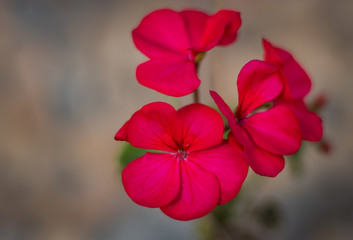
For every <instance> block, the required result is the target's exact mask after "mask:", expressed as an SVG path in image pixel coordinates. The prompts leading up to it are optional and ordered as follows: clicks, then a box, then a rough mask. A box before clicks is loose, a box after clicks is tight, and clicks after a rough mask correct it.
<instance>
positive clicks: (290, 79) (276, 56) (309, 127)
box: [262, 39, 323, 141]
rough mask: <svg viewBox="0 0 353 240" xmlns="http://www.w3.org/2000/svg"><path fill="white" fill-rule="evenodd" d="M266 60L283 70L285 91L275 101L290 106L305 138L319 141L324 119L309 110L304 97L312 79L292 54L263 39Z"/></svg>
mask: <svg viewBox="0 0 353 240" xmlns="http://www.w3.org/2000/svg"><path fill="white" fill-rule="evenodd" d="M262 43H263V48H264V51H265V61H266V62H268V63H272V64H276V65H277V66H278V67H279V68H280V69H281V71H282V80H283V86H284V89H283V93H282V94H281V95H280V96H279V97H278V98H277V99H275V101H274V104H275V105H279V104H284V105H286V106H288V107H289V108H290V109H291V110H292V111H293V113H294V114H295V116H296V117H297V119H298V122H299V125H300V130H301V134H302V137H303V139H304V140H308V141H319V140H320V139H321V138H322V132H323V130H322V121H321V118H320V117H319V116H318V115H317V114H315V113H314V112H311V111H309V109H308V107H307V106H306V104H305V102H304V97H305V96H306V95H307V94H308V93H309V91H310V88H311V80H310V78H309V76H308V74H307V73H306V72H305V71H304V69H303V68H302V67H301V66H300V65H299V63H298V62H297V61H296V60H295V59H294V58H293V56H292V54H291V53H289V52H287V51H285V50H283V49H281V48H279V47H275V46H273V45H272V44H271V43H270V42H269V41H267V40H265V39H263V41H262Z"/></svg>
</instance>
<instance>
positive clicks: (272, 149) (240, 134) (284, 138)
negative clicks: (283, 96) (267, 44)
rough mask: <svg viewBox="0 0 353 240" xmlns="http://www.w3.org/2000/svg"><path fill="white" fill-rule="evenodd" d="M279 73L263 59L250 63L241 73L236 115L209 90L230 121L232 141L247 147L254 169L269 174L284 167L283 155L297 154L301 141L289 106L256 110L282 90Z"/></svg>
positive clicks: (265, 174)
mask: <svg viewBox="0 0 353 240" xmlns="http://www.w3.org/2000/svg"><path fill="white" fill-rule="evenodd" d="M279 73H280V72H279V71H278V68H277V67H276V66H275V65H272V64H268V63H265V62H263V61H258V60H253V61H250V62H249V63H247V64H246V65H245V66H244V67H243V68H242V70H241V71H240V73H239V76H238V81H237V86H238V93H239V94H238V95H239V101H238V103H239V105H238V108H237V110H236V113H235V115H234V114H233V112H232V110H231V109H230V108H229V107H228V105H227V104H226V103H225V102H224V101H223V99H222V98H221V97H220V96H219V95H218V94H217V93H216V92H213V91H211V92H210V93H211V96H212V98H213V99H214V101H215V102H216V104H217V106H218V108H219V110H220V111H221V112H222V113H223V115H224V116H225V117H226V118H227V120H228V123H229V126H230V128H231V132H230V134H229V135H228V138H229V140H230V143H233V145H234V146H236V147H238V145H239V144H240V145H241V146H242V147H243V148H244V155H245V157H246V160H247V162H248V164H249V165H250V167H251V168H252V169H253V170H254V172H256V173H258V174H260V175H264V176H269V177H274V176H276V175H277V174H278V173H279V172H281V171H282V169H283V168H284V159H283V156H282V155H290V154H294V153H295V152H296V151H298V149H299V147H300V143H301V135H300V129H299V125H298V122H297V119H296V118H295V116H294V114H293V113H292V111H291V110H290V109H289V108H288V107H286V106H275V107H272V108H270V109H268V110H266V111H263V112H257V113H256V112H254V110H255V109H257V108H258V107H260V106H261V105H263V104H265V103H267V102H269V101H272V100H273V99H275V98H276V97H277V96H278V95H279V94H280V93H281V92H282V89H283V85H282V80H281V77H280V74H279Z"/></svg>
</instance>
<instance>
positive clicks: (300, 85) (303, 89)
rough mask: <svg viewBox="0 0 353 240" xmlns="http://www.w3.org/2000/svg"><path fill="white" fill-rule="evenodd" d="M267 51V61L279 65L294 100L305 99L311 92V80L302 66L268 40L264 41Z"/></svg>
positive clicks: (289, 54)
mask: <svg viewBox="0 0 353 240" xmlns="http://www.w3.org/2000/svg"><path fill="white" fill-rule="evenodd" d="M262 43H263V47H264V50H265V61H266V62H268V63H273V64H279V65H280V66H281V69H282V71H283V73H284V75H285V77H286V79H287V81H288V83H289V86H290V92H291V96H292V98H293V99H303V98H304V97H305V96H306V95H307V94H308V93H309V91H310V88H311V80H310V78H309V76H308V74H307V73H306V71H305V70H304V69H303V67H302V66H300V65H299V63H298V62H297V61H296V60H295V59H294V57H293V56H292V54H291V53H289V52H288V51H286V50H284V49H282V48H279V47H275V46H273V45H272V44H271V43H270V42H269V41H267V40H266V39H263V40H262Z"/></svg>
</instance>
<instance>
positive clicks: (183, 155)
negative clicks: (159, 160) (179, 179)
mask: <svg viewBox="0 0 353 240" xmlns="http://www.w3.org/2000/svg"><path fill="white" fill-rule="evenodd" d="M174 155H175V157H177V158H179V159H180V160H184V159H186V158H187V157H188V153H187V152H186V151H184V150H178V151H177V152H176V153H175V154H174Z"/></svg>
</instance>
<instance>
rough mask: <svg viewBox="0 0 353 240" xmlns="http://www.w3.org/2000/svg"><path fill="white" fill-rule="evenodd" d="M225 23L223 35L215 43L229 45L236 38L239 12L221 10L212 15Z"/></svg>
mask: <svg viewBox="0 0 353 240" xmlns="http://www.w3.org/2000/svg"><path fill="white" fill-rule="evenodd" d="M212 17H213V18H218V19H219V20H221V21H223V22H224V24H225V28H224V32H223V36H222V38H221V39H220V41H219V42H218V44H217V45H223V46H225V45H229V44H231V43H233V42H234V41H235V40H236V38H237V32H238V30H239V28H240V26H241V18H240V13H239V12H236V11H232V10H221V11H219V12H217V13H216V14H214V15H213V16H212Z"/></svg>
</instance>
